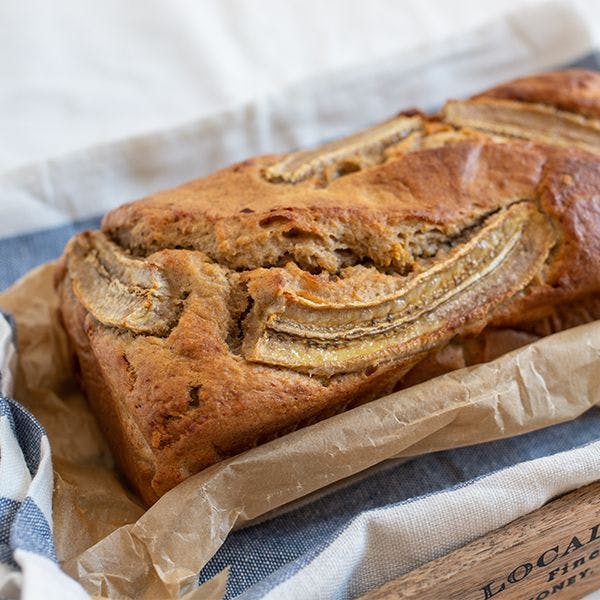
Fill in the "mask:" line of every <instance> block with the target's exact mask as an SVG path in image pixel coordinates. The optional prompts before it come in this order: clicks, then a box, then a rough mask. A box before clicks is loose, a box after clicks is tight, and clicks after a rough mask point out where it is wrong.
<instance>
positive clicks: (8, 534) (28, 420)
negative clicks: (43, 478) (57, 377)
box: [0, 394, 57, 567]
mask: <svg viewBox="0 0 600 600" xmlns="http://www.w3.org/2000/svg"><path fill="white" fill-rule="evenodd" d="M0 418H5V419H7V420H8V422H9V424H10V426H11V429H12V431H13V433H14V435H15V437H16V439H17V442H18V444H19V447H20V448H21V451H22V452H23V457H24V459H25V463H26V465H27V468H28V470H29V472H30V474H31V476H32V477H34V476H35V475H36V473H37V471H38V468H39V465H40V454H41V442H42V438H43V437H45V436H46V432H45V431H44V429H43V427H42V426H41V425H40V424H39V423H38V421H37V420H36V419H35V417H34V416H33V415H32V414H31V413H30V412H29V411H28V410H27V409H25V408H24V407H23V406H21V405H20V404H19V403H18V402H16V401H15V400H12V399H11V398H6V397H5V396H3V395H1V394H0ZM0 460H2V457H1V456H0ZM17 548H21V549H23V550H29V551H30V552H34V553H36V554H40V555H43V556H46V557H47V558H49V559H51V560H53V561H55V562H56V560H57V559H56V550H55V548H54V538H53V535H52V528H51V526H50V523H48V521H47V520H46V517H45V516H44V514H43V513H42V511H41V510H40V509H39V507H38V506H37V505H36V503H35V502H34V500H33V499H32V498H31V497H29V496H26V497H25V499H24V500H23V501H22V502H19V501H16V500H13V499H11V498H4V497H0V562H2V563H5V564H8V565H11V566H13V567H16V566H17V565H16V563H15V562H14V560H13V552H14V551H15V550H16V549H17Z"/></svg>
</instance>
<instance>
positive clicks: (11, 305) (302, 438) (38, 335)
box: [0, 265, 600, 598]
mask: <svg viewBox="0 0 600 600" xmlns="http://www.w3.org/2000/svg"><path fill="white" fill-rule="evenodd" d="M53 271H54V267H53V265H45V266H42V267H40V268H38V269H36V270H34V271H32V272H31V273H30V274H28V275H27V276H25V277H24V278H23V279H22V280H21V281H19V282H18V283H17V284H15V285H14V286H13V287H12V288H11V289H9V290H7V291H6V292H4V293H3V294H2V295H0V307H2V308H3V309H5V310H7V311H9V312H11V313H12V314H13V315H14V317H15V319H16V321H17V334H18V346H19V363H18V373H17V378H16V387H15V396H16V398H17V400H19V401H20V402H22V403H23V404H24V405H25V406H26V407H27V408H28V409H30V410H31V411H32V412H33V413H34V414H35V415H36V416H37V417H38V419H39V420H40V421H41V423H42V424H43V426H44V427H45V428H46V430H47V431H48V435H49V437H50V443H51V446H52V452H53V460H54V468H55V490H54V529H55V536H56V545H57V553H58V556H59V559H60V561H61V564H62V566H63V568H64V569H65V570H66V571H67V573H69V574H70V575H71V576H73V577H74V578H75V579H77V580H78V581H79V582H80V583H81V584H82V585H83V587H84V588H85V589H86V590H87V591H88V592H89V593H90V594H91V595H94V596H101V597H119V598H133V597H135V598H177V597H181V596H184V595H186V598H192V597H193V598H199V597H203V598H208V597H221V596H222V594H223V591H224V586H225V582H226V573H223V574H221V575H220V576H219V577H217V578H215V580H213V581H211V582H209V583H208V584H206V585H205V586H203V588H202V589H198V588H196V581H197V576H198V572H199V571H200V569H201V568H202V566H203V565H204V564H205V563H206V562H207V561H208V560H209V559H210V557H211V556H212V555H213V554H214V553H215V552H216V550H217V549H218V548H219V546H220V545H221V544H222V542H223V540H224V539H225V538H226V536H227V535H228V533H229V531H231V529H232V528H233V527H234V526H235V527H237V526H240V525H241V524H243V523H246V522H248V521H250V520H252V519H255V518H257V517H259V516H261V515H264V514H265V513H266V512H268V511H270V510H272V509H275V508H277V507H279V506H282V505H283V504H286V503H288V502H291V501H293V500H296V499H298V498H300V497H302V496H305V495H307V494H309V493H311V492H313V491H315V490H318V489H320V488H323V487H324V486H327V485H330V484H332V483H334V482H336V481H339V480H341V479H343V478H345V477H348V476H350V475H353V474H355V473H358V472H359V471H362V470H364V469H367V468H369V467H371V466H373V465H375V464H377V463H379V462H381V461H383V460H386V459H388V458H391V457H396V456H399V455H400V456H412V455H417V454H421V453H425V452H431V451H434V450H440V449H443V448H450V447H454V446H458V445H464V444H472V443H478V442H483V441H488V440H492V439H497V438H500V437H506V436H511V435H516V434H520V433H524V432H527V431H531V430H533V429H537V428H540V427H545V426H548V425H552V424H555V423H558V422H561V421H565V420H569V419H573V418H575V417H577V416H578V415H580V414H581V413H583V412H584V411H585V410H587V409H588V408H590V406H592V405H593V404H594V403H596V402H597V401H598V400H600V397H599V394H600V391H599V390H600V322H595V323H591V324H589V325H584V326H582V327H577V328H574V329H570V330H567V331H565V332H562V333H560V334H556V335H553V336H550V337H547V338H544V339H542V340H540V341H537V342H535V343H532V344H530V345H528V346H525V347H523V348H521V349H519V350H516V351H514V352H511V353H509V354H507V355H505V356H502V357H500V358H499V359H497V360H495V361H492V362H489V363H486V364H482V365H478V366H475V367H470V368H467V369H462V370H459V371H454V372H452V373H449V374H447V375H444V376H442V377H439V378H437V379H435V380H431V381H428V382H425V383H422V384H420V385H417V386H414V387H412V388H409V389H407V390H404V391H402V392H398V393H395V394H392V395H390V396H387V397H385V398H381V399H380V400H376V401H374V402H371V403H368V404H365V405H363V406H360V407H358V408H355V409H353V410H351V411H348V412H346V413H344V414H341V415H338V416H335V417H332V418H330V419H327V420H325V421H322V422H320V423H317V424H316V425H312V426H311V427H307V428H305V429H302V430H300V431H297V432H295V433H292V434H289V435H287V436H285V437H283V438H280V439H278V440H275V441H273V442H270V443H268V444H265V445H263V446H260V447H258V448H254V449H252V450H250V451H248V452H246V453H244V454H241V455H239V456H237V457H234V458H232V459H229V460H227V461H224V462H222V463H220V464H218V465H215V466H213V467H211V468H209V469H207V470H205V471H203V472H202V473H199V474H197V475H195V476H193V477H191V478H189V479H188V480H187V481H184V482H183V483H182V484H181V485H179V486H178V487H177V488H175V489H174V490H172V491H171V492H169V493H168V494H166V495H165V496H163V498H161V499H160V500H159V501H158V502H157V503H156V504H155V505H154V506H153V507H152V508H150V509H149V510H147V511H144V508H143V507H142V506H141V504H140V503H139V501H138V500H137V499H136V498H135V497H134V496H133V495H132V494H130V493H129V492H128V491H127V489H126V487H125V485H124V484H123V482H122V481H121V479H120V478H119V475H118V473H117V472H116V471H115V469H114V468H113V463H112V460H111V457H110V452H109V450H108V448H107V446H106V444H105V442H104V440H103V439H102V436H101V435H100V433H99V430H98V428H97V426H96V423H95V421H94V418H93V416H92V415H91V414H90V412H89V410H88V408H87V405H86V403H85V400H84V398H83V396H82V394H81V393H80V392H79V390H78V389H77V387H76V386H75V384H74V382H73V379H72V376H71V371H70V365H69V358H68V353H67V349H66V339H65V335H64V333H63V332H62V330H61V328H60V324H59V322H58V319H57V314H56V308H57V297H56V294H55V293H54V289H53V285H52V277H53Z"/></svg>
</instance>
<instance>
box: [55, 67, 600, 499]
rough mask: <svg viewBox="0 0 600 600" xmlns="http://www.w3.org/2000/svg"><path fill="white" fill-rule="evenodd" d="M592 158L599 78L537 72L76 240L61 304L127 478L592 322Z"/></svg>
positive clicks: (66, 264)
mask: <svg viewBox="0 0 600 600" xmlns="http://www.w3.org/2000/svg"><path fill="white" fill-rule="evenodd" d="M598 152H600V75H599V74H595V73H592V72H587V71H581V70H572V71H563V72H558V73H551V74H542V75H538V76H536V77H531V78H525V79H521V80H516V81H512V82H510V83H508V84H505V85H502V86H499V87H497V88H494V89H492V90H490V91H488V92H485V93H483V94H480V95H478V96H476V97H474V98H472V99H469V100H466V101H450V102H448V103H447V104H446V106H445V107H444V108H443V109H442V111H441V112H440V113H439V114H437V115H424V114H421V113H418V112H416V111H410V112H407V113H401V114H400V115H398V116H397V117H395V118H393V119H391V120H389V121H386V122H384V123H382V124H380V125H377V126H375V127H373V128H372V129H369V130H366V131H362V132H359V133H357V134H355V135H353V136H351V137H349V138H345V139H343V140H340V141H336V142H333V143H329V144H326V145H324V146H321V147H319V148H317V149H314V150H308V151H303V152H297V153H293V154H288V155H273V156H262V157H258V158H251V159H249V160H246V161H244V162H242V163H239V164H236V165H233V166H231V167H229V168H226V169H223V170H221V171H219V172H217V173H214V174H213V175H210V176H208V177H204V178H202V179H198V180H196V181H192V182H190V183H187V184H185V185H182V186H180V187H178V188H175V189H173V190H168V191H164V192H161V193H158V194H156V195H153V196H150V197H148V198H144V199H142V200H139V201H136V202H132V203H130V204H127V205H125V206H122V207H120V208H117V209H115V210H113V211H111V212H109V213H108V214H107V215H106V216H105V218H104V220H103V223H102V228H101V231H88V232H83V233H81V234H78V235H76V236H75V237H74V238H73V239H72V240H71V241H70V242H69V244H68V245H67V248H66V249H65V253H64V256H63V258H62V260H61V263H60V268H59V269H58V270H57V285H58V287H59V290H60V294H61V302H62V320H63V322H64V325H65V328H66V331H67V332H68V336H69V339H70V342H71V344H72V348H73V350H74V354H75V355H76V357H77V361H78V365H79V366H78V372H79V374H80V380H81V384H82V386H83V389H84V390H85V392H86V394H87V396H88V398H89V401H90V403H91V406H92V408H93V410H94V412H95V414H96V415H97V418H98V420H99V422H100V424H101V426H102V428H103V430H104V432H105V434H106V436H107V438H108V440H109V442H110V444H111V447H112V448H113V451H114V454H115V457H116V459H117V461H118V463H119V464H120V466H121V468H122V469H123V471H124V472H125V474H126V475H127V477H128V478H129V480H130V482H131V483H132V484H133V486H134V487H135V489H136V490H137V491H138V492H139V494H140V495H141V496H142V498H143V499H144V500H145V501H146V502H148V503H152V502H154V501H155V500H156V499H157V498H158V497H160V496H161V495H162V494H164V493H165V492H166V491H168V490H169V489H170V488H172V487H173V486H175V485H176V484H177V483H178V482H180V481H182V480H183V479H184V478H186V477H188V476H189V475H191V474H193V473H196V472H198V471H199V470H201V469H203V468H205V467H207V466H209V465H211V464H213V463H215V462H217V461H219V460H221V459H223V458H224V457H227V456H231V455H234V454H236V453H239V452H242V451H244V450H246V449H248V448H251V447H252V446H255V445H257V444H260V443H262V442H264V441H266V440H269V439H272V438H273V437H276V436H280V435H283V434H284V433H286V432H289V431H291V430H294V429H296V428H298V427H302V426H304V425H307V424H309V423H312V422H314V421H316V420H318V419H323V418H325V417H327V416H329V415H332V414H335V413H338V412H340V411H343V410H345V409H346V408H348V407H351V406H353V405H356V404H357V403H362V402H366V401H369V400H372V399H374V398H377V397H380V396H382V395H384V394H386V393H388V392H390V391H392V390H394V389H397V388H398V387H401V386H403V385H408V384H409V383H411V382H415V381H420V380H422V379H423V378H425V377H428V376H432V375H435V374H437V373H439V372H443V371H444V370H447V369H449V368H454V367H457V366H462V365H463V364H468V363H470V362H475V361H477V360H485V359H488V358H489V357H490V356H492V355H494V354H495V353H494V351H493V350H492V351H490V349H489V345H490V343H491V344H492V346H493V344H494V343H499V342H490V340H491V339H493V335H492V337H491V338H490V332H493V331H498V328H505V327H511V328H513V329H514V328H517V329H522V332H523V336H525V337H524V338H523V339H522V340H521V341H522V342H523V343H525V342H526V341H529V340H531V339H535V336H538V335H544V334H545V333H550V332H552V331H555V330H557V329H560V328H561V327H563V326H569V325H573V324H576V323H579V322H582V321H586V320H589V319H595V318H598V317H600V307H599V306H598V305H599V302H598V296H599V294H598V293H599V291H600V157H599V155H598ZM574 306H576V307H577V310H575V312H573V310H571V308H570V307H574ZM573 314H576V315H577V317H573V318H569V315H573ZM557 315H558V316H557ZM561 315H562V316H561ZM561 319H562V320H561ZM484 328H487V329H486V330H485V332H484V334H483V336H480V337H476V336H477V335H478V334H479V333H480V332H481V331H482V330H483V329H484ZM486 336H487V337H486ZM528 336H529V337H528ZM469 340H470V341H469ZM485 340H487V342H486V341H485ZM486 343H487V346H486ZM501 346H502V344H501ZM505 346H506V344H504V346H502V348H503V349H506V348H505ZM448 357H450V358H448ZM416 365H417V366H416ZM428 366H431V368H429V367H428ZM413 367H415V369H414V370H413V373H412V375H411V374H410V373H409V371H410V370H411V368H413ZM407 373H408V375H407ZM411 377H412V379H411Z"/></svg>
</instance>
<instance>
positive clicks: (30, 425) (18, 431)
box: [0, 394, 46, 477]
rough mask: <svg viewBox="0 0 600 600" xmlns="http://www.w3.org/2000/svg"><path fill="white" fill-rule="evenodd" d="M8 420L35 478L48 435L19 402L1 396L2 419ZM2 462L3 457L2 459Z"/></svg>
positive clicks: (0, 414)
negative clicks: (43, 443) (45, 438)
mask: <svg viewBox="0 0 600 600" xmlns="http://www.w3.org/2000/svg"><path fill="white" fill-rule="evenodd" d="M1 416H5V417H7V418H8V420H9V422H10V424H11V427H12V430H13V431H14V432H15V437H16V438H17V442H18V443H19V446H20V447H21V451H22V452H23V457H24V458H25V463H26V464H27V468H28V469H29V472H30V473H31V476H32V477H33V476H34V475H35V473H36V472H37V470H38V467H39V464H40V449H41V442H42V438H43V437H44V436H45V435H46V432H45V431H44V429H43V427H42V426H41V425H40V424H39V423H38V422H37V420H36V418H35V417H34V416H33V415H32V414H31V413H30V412H29V411H28V410H27V409H26V408H24V407H23V406H21V405H20V404H19V403H18V402H16V401H15V400H13V399H12V398H7V397H6V396H3V395H2V394H0V417H1ZM0 460H1V457H0Z"/></svg>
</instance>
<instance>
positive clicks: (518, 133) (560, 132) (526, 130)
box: [442, 98, 600, 152]
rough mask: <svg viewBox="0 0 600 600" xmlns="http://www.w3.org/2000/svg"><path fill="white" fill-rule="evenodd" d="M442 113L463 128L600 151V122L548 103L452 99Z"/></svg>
mask: <svg viewBox="0 0 600 600" xmlns="http://www.w3.org/2000/svg"><path fill="white" fill-rule="evenodd" d="M442 112H443V115H444V120H445V121H446V122H447V123H451V124H452V125H455V126H459V127H473V128H475V129H481V130H485V131H490V132H493V133H496V134H501V135H508V136H513V137H520V138H525V139H528V140H537V141H540V142H544V143H546V144H553V145H557V146H578V147H580V148H583V149H585V150H590V151H592V152H599V151H600V121H598V120H596V119H587V118H585V117H583V116H581V115H578V114H575V113H571V112H567V111H563V110H558V109H556V108H553V107H551V106H546V105H544V104H534V103H529V102H517V101H514V100H497V99H495V98H475V99H473V100H465V101H459V100H451V101H449V102H447V103H446V105H445V106H444V108H443V111H442Z"/></svg>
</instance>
